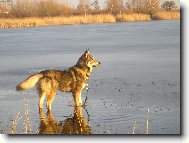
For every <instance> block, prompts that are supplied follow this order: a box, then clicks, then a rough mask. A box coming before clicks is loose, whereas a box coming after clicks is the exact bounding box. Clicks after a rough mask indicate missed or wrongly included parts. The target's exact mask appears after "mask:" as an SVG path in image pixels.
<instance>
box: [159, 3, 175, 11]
mask: <svg viewBox="0 0 189 143" xmlns="http://www.w3.org/2000/svg"><path fill="white" fill-rule="evenodd" d="M161 7H162V8H163V9H165V10H166V11H171V10H174V9H176V8H177V6H176V4H175V2H174V1H165V2H164V3H163V4H162V5H161Z"/></svg>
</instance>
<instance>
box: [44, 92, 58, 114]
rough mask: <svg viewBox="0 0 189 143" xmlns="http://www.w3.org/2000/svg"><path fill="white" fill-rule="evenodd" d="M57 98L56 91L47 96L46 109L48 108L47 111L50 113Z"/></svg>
mask: <svg viewBox="0 0 189 143" xmlns="http://www.w3.org/2000/svg"><path fill="white" fill-rule="evenodd" d="M55 96H56V92H55V91H51V92H50V94H49V95H48V96H47V103H46V107H47V109H48V110H49V111H50V110H51V104H52V102H53V100H54V97H55Z"/></svg>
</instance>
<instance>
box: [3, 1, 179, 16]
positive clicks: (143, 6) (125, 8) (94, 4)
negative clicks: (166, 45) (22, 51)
mask: <svg viewBox="0 0 189 143" xmlns="http://www.w3.org/2000/svg"><path fill="white" fill-rule="evenodd" d="M5 4H6V6H7V7H8V9H9V11H10V12H9V14H8V15H7V16H8V17H53V16H72V15H84V16H87V15H88V14H91V15H93V14H107V13H109V14H113V15H117V14H122V13H144V14H150V15H152V14H153V13H154V12H156V11H161V10H165V11H172V10H176V9H177V6H176V4H175V2H174V1H165V2H164V3H163V4H160V0H107V1H106V2H105V7H104V8H102V7H101V6H100V4H99V0H79V3H78V6H77V7H76V8H73V7H72V6H70V5H68V4H66V3H63V2H60V1H58V0H2V2H1V5H0V7H3V5H5Z"/></svg>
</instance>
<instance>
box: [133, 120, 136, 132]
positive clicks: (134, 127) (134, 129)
mask: <svg viewBox="0 0 189 143" xmlns="http://www.w3.org/2000/svg"><path fill="white" fill-rule="evenodd" d="M135 132H136V121H135V123H134V125H133V131H132V134H135Z"/></svg>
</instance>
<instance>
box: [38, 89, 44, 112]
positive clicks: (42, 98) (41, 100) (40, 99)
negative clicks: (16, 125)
mask: <svg viewBox="0 0 189 143" xmlns="http://www.w3.org/2000/svg"><path fill="white" fill-rule="evenodd" d="M39 96H40V97H39V104H38V105H39V109H42V108H43V101H44V99H45V96H46V93H45V92H41V93H40V94H39Z"/></svg>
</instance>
